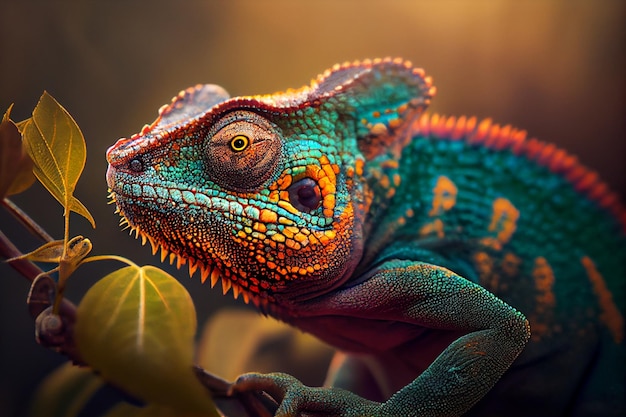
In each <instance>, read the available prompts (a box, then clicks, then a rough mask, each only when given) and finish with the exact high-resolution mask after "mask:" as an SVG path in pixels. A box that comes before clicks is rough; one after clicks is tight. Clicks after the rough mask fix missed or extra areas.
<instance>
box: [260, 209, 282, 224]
mask: <svg viewBox="0 0 626 417" xmlns="http://www.w3.org/2000/svg"><path fill="white" fill-rule="evenodd" d="M259 220H261V222H263V223H276V222H277V221H278V214H276V213H274V212H273V211H271V210H268V209H261V213H260V214H259Z"/></svg>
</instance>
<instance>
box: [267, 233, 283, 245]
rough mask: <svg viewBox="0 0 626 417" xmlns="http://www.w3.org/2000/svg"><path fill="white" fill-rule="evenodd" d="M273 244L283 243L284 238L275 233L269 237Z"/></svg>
mask: <svg viewBox="0 0 626 417" xmlns="http://www.w3.org/2000/svg"><path fill="white" fill-rule="evenodd" d="M270 239H272V240H273V241H274V242H279V243H283V242H284V241H285V236H284V235H281V234H280V233H276V234H274V235H272V236H271V237H270Z"/></svg>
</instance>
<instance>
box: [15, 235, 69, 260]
mask: <svg viewBox="0 0 626 417" xmlns="http://www.w3.org/2000/svg"><path fill="white" fill-rule="evenodd" d="M63 244H64V242H63V241H62V240H53V241H52V242H48V243H46V244H45V245H41V246H40V247H38V248H37V249H35V250H34V251H32V252H29V253H26V254H24V255H22V256H18V257H17V258H13V259H28V260H29V261H33V262H47V263H59V262H60V261H61V255H63ZM13 259H11V260H13Z"/></svg>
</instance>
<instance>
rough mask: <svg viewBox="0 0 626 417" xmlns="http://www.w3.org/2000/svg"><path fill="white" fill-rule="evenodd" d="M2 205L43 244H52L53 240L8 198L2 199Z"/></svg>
mask: <svg viewBox="0 0 626 417" xmlns="http://www.w3.org/2000/svg"><path fill="white" fill-rule="evenodd" d="M1 201H2V205H3V206H4V208H5V209H6V210H7V211H8V212H9V213H11V214H12V215H13V217H15V218H16V219H17V220H18V221H19V222H20V223H22V225H23V226H24V227H25V228H26V229H28V231H29V232H30V233H31V234H33V235H34V236H37V237H38V238H40V239H41V240H43V241H45V242H52V241H53V240H54V239H53V238H52V236H50V235H49V234H48V232H46V231H45V230H44V229H43V228H42V227H41V226H39V224H37V222H35V221H34V220H33V219H32V218H31V217H30V216H29V215H28V214H26V213H25V212H24V211H23V210H22V209H21V208H19V207H18V206H17V205H16V204H15V203H14V202H12V201H11V200H9V199H8V198H6V197H5V198H3V199H2V200H1Z"/></svg>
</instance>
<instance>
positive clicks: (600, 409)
mask: <svg viewBox="0 0 626 417" xmlns="http://www.w3.org/2000/svg"><path fill="white" fill-rule="evenodd" d="M434 93H435V89H434V87H433V86H432V82H431V79H430V78H429V77H427V76H425V74H424V71H422V70H421V69H417V68H414V67H412V66H411V64H410V63H408V62H405V61H402V60H399V59H383V60H375V61H364V62H356V63H352V64H344V65H338V66H335V67H334V68H332V69H331V70H328V71H326V72H325V73H324V74H322V75H321V76H319V77H318V78H317V79H316V80H315V81H313V83H312V84H311V85H310V86H308V87H304V88H301V89H299V90H288V91H286V92H283V93H277V94H273V95H265V96H250V97H238V98H229V97H228V94H227V93H226V92H225V91H224V90H223V89H222V88H220V87H217V86H214V85H204V86H200V85H199V86H196V87H193V88H190V89H188V90H185V91H183V92H181V93H180V94H179V95H178V96H177V97H175V98H174V99H173V101H172V103H171V104H170V105H168V106H164V107H162V108H161V110H160V112H159V117H158V118H157V120H156V121H155V122H154V123H152V124H151V125H147V126H145V127H144V128H143V130H142V131H141V133H139V134H137V135H134V136H132V137H130V138H124V139H120V140H119V141H118V142H117V143H116V144H115V145H114V146H112V147H111V148H110V149H109V150H108V153H107V158H108V161H109V170H108V173H107V181H108V184H109V187H110V189H111V192H112V197H113V199H114V200H115V202H116V204H117V206H118V209H119V212H120V213H121V214H122V216H123V218H124V221H125V222H127V223H128V224H129V225H130V227H132V229H133V230H135V231H136V232H137V234H138V235H140V236H141V237H142V238H143V239H144V243H145V241H146V240H147V241H149V242H150V243H151V244H152V246H153V250H154V252H156V251H157V250H158V248H161V249H162V252H161V253H162V258H165V257H166V256H167V254H168V253H169V254H170V256H171V257H172V259H178V263H179V264H182V263H185V262H188V263H189V269H190V273H194V271H196V270H198V271H199V272H200V274H201V278H202V280H203V281H204V280H206V279H210V280H211V285H212V286H213V285H215V284H216V283H217V282H218V281H219V280H220V279H221V281H222V286H223V290H224V293H226V292H227V291H229V290H230V289H232V290H233V293H234V295H235V297H238V296H239V295H241V296H242V297H243V299H244V300H245V301H246V302H252V303H254V305H256V306H257V307H258V308H259V309H260V310H262V311H263V312H264V313H266V314H270V315H273V316H276V317H277V318H279V319H281V320H283V321H285V322H287V323H290V324H292V325H294V326H297V327H299V328H301V329H303V330H305V331H307V332H311V333H313V334H315V335H317V336H318V337H319V338H321V339H323V340H325V341H327V342H329V343H330V344H332V345H334V346H336V347H337V348H338V349H340V351H342V352H346V353H347V354H346V355H338V356H337V358H336V361H335V362H334V364H335V367H334V369H333V372H332V377H333V378H334V379H333V381H334V387H333V388H311V387H305V386H303V385H302V384H300V383H299V382H298V381H297V380H295V379H293V378H292V377H290V376H288V375H285V374H269V375H262V374H246V375H243V376H242V377H241V378H239V380H238V381H237V382H236V383H235V385H234V390H242V391H243V390H264V391H266V392H267V393H269V394H270V395H272V396H273V397H275V398H276V399H277V400H278V402H279V403H280V404H281V405H280V407H279V409H278V411H277V415H281V416H294V415H309V414H308V413H312V414H315V413H320V414H319V415H338V416H455V415H462V414H467V415H477V416H478V415H480V416H490V415H507V416H518V415H519V416H528V415H546V416H547V415H551V416H557V415H568V416H569V415H572V416H590V415H603V416H609V415H622V413H624V372H625V370H624V360H625V359H624V358H625V344H624V319H623V316H624V287H625V278H626V270H625V266H624V259H625V256H626V237H625V236H626V235H625V230H626V214H625V213H626V212H625V211H624V208H623V206H622V205H621V203H620V202H619V201H618V199H617V197H616V196H615V195H614V194H613V193H611V192H610V191H609V190H608V189H607V187H606V186H605V185H604V183H602V182H601V181H600V180H599V179H598V178H597V175H596V174H594V173H592V172H591V171H589V170H588V169H586V168H584V167H583V166H582V165H581V164H579V163H578V161H577V160H576V159H575V158H574V157H572V156H570V155H568V154H567V153H566V152H564V151H562V150H560V149H558V148H556V147H555V146H553V145H549V144H546V143H543V142H540V141H537V140H535V139H527V138H526V134H525V132H523V131H520V130H517V129H514V128H512V127H510V126H504V127H501V126H498V125H495V124H492V123H491V122H490V121H489V120H486V121H482V122H478V121H477V120H476V119H475V118H465V117H460V118H454V117H441V116H437V115H426V114H424V113H423V112H424V110H425V108H426V107H427V105H428V104H429V102H430V99H431V98H432V97H433V95H434ZM315 415H318V414H315Z"/></svg>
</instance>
